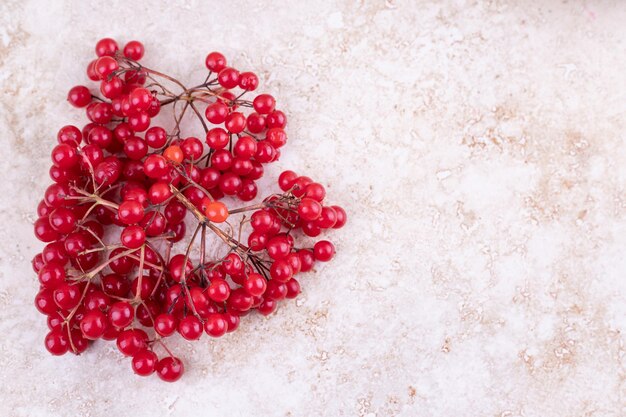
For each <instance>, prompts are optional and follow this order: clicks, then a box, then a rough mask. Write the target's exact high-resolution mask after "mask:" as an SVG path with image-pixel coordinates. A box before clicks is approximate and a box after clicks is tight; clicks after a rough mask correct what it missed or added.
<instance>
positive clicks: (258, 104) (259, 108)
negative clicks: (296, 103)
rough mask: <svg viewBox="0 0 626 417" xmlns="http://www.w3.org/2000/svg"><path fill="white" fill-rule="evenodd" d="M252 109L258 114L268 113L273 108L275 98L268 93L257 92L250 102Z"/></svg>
mask: <svg viewBox="0 0 626 417" xmlns="http://www.w3.org/2000/svg"><path fill="white" fill-rule="evenodd" d="M252 105H253V106H254V110H255V111H256V112H257V113H259V114H269V113H271V112H272V111H273V110H274V106H275V105H276V100H275V99H274V97H272V96H271V95H269V94H259V95H258V96H256V97H255V98H254V101H253V102H252Z"/></svg>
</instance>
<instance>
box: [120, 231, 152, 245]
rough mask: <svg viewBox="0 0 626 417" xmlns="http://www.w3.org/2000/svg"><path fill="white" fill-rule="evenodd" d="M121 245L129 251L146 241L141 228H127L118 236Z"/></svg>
mask: <svg viewBox="0 0 626 417" xmlns="http://www.w3.org/2000/svg"><path fill="white" fill-rule="evenodd" d="M120 240H121V242H122V245H124V246H125V247H127V248H129V249H137V248H138V247H140V246H141V245H143V244H144V242H145V241H146V231H145V230H144V229H143V227H141V226H128V227H126V228H124V229H123V230H122V233H121V235H120Z"/></svg>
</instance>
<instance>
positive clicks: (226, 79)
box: [217, 67, 239, 88]
mask: <svg viewBox="0 0 626 417" xmlns="http://www.w3.org/2000/svg"><path fill="white" fill-rule="evenodd" d="M217 81H218V82H219V83H220V85H221V86H222V87H224V88H235V87H237V85H238V84H239V71H237V70H236V69H234V68H230V67H226V68H224V69H222V70H221V71H220V72H219V74H218V75H217Z"/></svg>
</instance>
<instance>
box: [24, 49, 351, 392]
mask: <svg viewBox="0 0 626 417" xmlns="http://www.w3.org/2000/svg"><path fill="white" fill-rule="evenodd" d="M95 52H96V55H97V57H96V59H94V60H93V61H91V62H90V63H89V65H88V66H87V76H88V78H89V79H90V80H92V81H94V82H96V83H98V84H99V85H98V86H92V87H88V86H84V85H79V86H75V87H73V88H71V89H70V91H69V93H68V96H67V100H68V101H69V103H70V104H71V105H72V106H74V107H76V108H82V109H84V111H85V114H86V116H87V119H88V122H87V123H86V124H85V125H84V126H82V127H80V128H79V127H77V126H73V125H67V126H63V127H62V128H61V129H60V130H59V131H58V134H57V142H58V144H57V145H56V146H55V147H54V148H53V150H52V166H51V168H50V178H51V179H52V184H51V185H50V186H49V187H48V188H47V189H46V191H45V193H44V196H43V200H42V201H41V202H40V203H39V206H38V207H37V213H38V216H39V218H38V219H37V221H36V222H35V225H34V231H35V236H36V237H37V238H38V239H39V240H41V241H42V242H45V243H46V245H45V246H44V248H43V250H42V251H41V253H38V254H37V255H35V257H34V258H33V261H32V265H33V269H34V270H35V272H36V273H37V275H38V279H39V284H40V289H39V292H38V293H37V295H36V296H35V305H36V307H37V309H38V310H39V311H40V312H41V313H42V314H44V315H45V316H46V318H47V323H48V328H49V333H48V334H47V335H46V337H45V346H46V348H47V349H48V351H49V352H50V353H52V354H53V355H63V354H65V353H68V352H71V353H74V354H77V355H78V354H80V353H82V352H84V351H85V350H86V349H88V348H89V346H90V345H91V344H93V343H94V341H96V340H103V341H112V342H114V343H115V344H116V346H117V349H118V350H119V351H120V353H121V354H122V355H124V356H128V357H130V358H131V366H132V369H133V371H134V372H135V373H136V374H138V375H141V376H147V375H151V374H153V373H156V374H157V375H158V376H159V378H161V379H162V380H164V381H168V382H172V381H176V380H177V379H179V378H180V377H181V376H182V374H183V372H184V366H183V362H182V360H181V359H180V358H178V357H177V356H176V355H175V354H174V352H172V350H171V349H170V347H168V343H167V342H168V340H167V339H168V338H169V337H172V336H175V335H176V334H178V335H180V337H183V338H184V339H187V340H198V339H200V338H201V337H202V335H203V333H206V334H207V335H208V337H214V338H217V337H221V336H224V335H225V334H227V333H230V332H233V331H235V330H236V329H237V328H238V326H239V324H240V321H241V319H242V318H244V317H245V316H246V315H248V314H257V313H258V314H263V315H269V314H271V313H272V312H274V311H275V310H276V308H277V306H278V303H279V302H280V301H282V300H285V299H291V298H295V297H297V296H298V294H299V293H300V279H301V277H303V276H304V273H306V272H308V271H310V270H311V269H312V268H313V266H314V264H315V263H316V262H327V261H330V260H331V259H332V258H333V256H334V254H335V247H334V246H333V244H332V243H331V242H330V241H328V240H322V239H318V236H320V235H321V234H322V233H324V232H325V231H327V230H329V229H338V228H341V227H342V226H343V225H344V224H345V223H346V212H345V211H344V210H343V209H342V208H341V207H339V206H336V205H331V204H328V203H326V190H325V188H324V186H322V185H321V184H320V183H319V182H316V181H314V180H313V179H311V178H309V177H307V176H303V175H298V174H296V173H295V172H293V171H284V172H283V173H281V174H280V176H279V177H278V187H277V188H276V189H275V190H274V193H271V192H269V193H265V195H266V197H265V198H261V197H259V188H258V185H257V180H258V179H260V178H261V177H262V176H263V174H264V172H265V169H266V167H267V166H268V165H269V164H271V163H272V162H274V161H276V160H277V159H278V158H279V157H280V153H281V150H282V148H283V147H284V145H285V144H286V143H287V133H286V131H285V127H286V125H287V117H286V116H285V113H283V112H282V111H281V110H279V109H277V108H276V100H275V99H274V97H273V96H271V95H269V94H264V93H263V94H257V93H256V92H255V91H256V90H257V88H258V86H259V79H258V77H257V75H256V74H254V73H253V72H250V71H243V72H242V71H239V70H237V69H235V68H234V67H232V66H229V65H228V63H227V60H226V58H225V57H224V55H222V54H221V53H219V52H211V53H210V54H208V56H207V57H206V60H205V65H206V69H207V70H208V71H207V75H206V78H205V79H204V81H202V82H200V83H198V84H197V85H195V86H193V87H189V86H187V85H186V84H183V83H182V82H180V81H179V80H177V79H175V78H173V77H171V76H168V75H166V74H164V73H162V72H159V71H157V70H154V69H151V68H148V67H146V66H144V65H142V64H140V63H139V61H140V60H141V58H142V57H143V55H144V46H143V45H142V44H141V43H140V42H137V41H130V42H128V43H127V44H126V45H125V46H124V47H123V48H122V49H120V48H119V45H118V43H117V42H116V41H115V40H113V39H109V38H106V39H101V40H100V41H98V43H97V44H96V48H95ZM185 117H187V118H193V119H194V120H196V121H197V123H198V124H199V126H200V127H201V129H202V130H203V131H204V137H200V138H199V137H195V136H186V135H184V133H183V132H182V125H183V123H182V121H183V120H184V119H185ZM209 254H217V255H212V256H209Z"/></svg>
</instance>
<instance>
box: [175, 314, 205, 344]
mask: <svg viewBox="0 0 626 417" xmlns="http://www.w3.org/2000/svg"><path fill="white" fill-rule="evenodd" d="M178 333H180V335H181V336H182V337H183V338H184V339H187V340H198V339H200V336H201V335H202V322H201V321H200V319H198V318H197V317H196V316H187V317H184V318H182V319H181V320H180V321H179V322H178Z"/></svg>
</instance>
